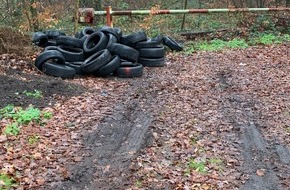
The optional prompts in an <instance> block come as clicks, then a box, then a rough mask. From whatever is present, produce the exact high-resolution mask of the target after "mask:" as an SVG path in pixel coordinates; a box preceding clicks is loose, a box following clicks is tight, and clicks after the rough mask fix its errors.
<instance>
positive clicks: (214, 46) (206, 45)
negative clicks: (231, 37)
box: [197, 39, 227, 51]
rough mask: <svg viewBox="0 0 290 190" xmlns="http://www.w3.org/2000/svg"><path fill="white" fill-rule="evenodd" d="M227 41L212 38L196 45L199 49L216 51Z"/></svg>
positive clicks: (223, 46) (222, 47) (224, 45)
mask: <svg viewBox="0 0 290 190" xmlns="http://www.w3.org/2000/svg"><path fill="white" fill-rule="evenodd" d="M226 44H227V42H226V41H223V40H219V39H217V40H212V41H210V42H203V43H200V44H199V45H198V46H197V49H198V50H201V51H218V50H222V49H224V48H225V47H226Z"/></svg>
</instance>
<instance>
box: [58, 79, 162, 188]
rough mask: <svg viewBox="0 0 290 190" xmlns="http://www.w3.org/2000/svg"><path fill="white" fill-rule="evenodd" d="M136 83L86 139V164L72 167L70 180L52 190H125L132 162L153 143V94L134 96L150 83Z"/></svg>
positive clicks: (154, 102)
mask: <svg viewBox="0 0 290 190" xmlns="http://www.w3.org/2000/svg"><path fill="white" fill-rule="evenodd" d="M144 82H145V84H144ZM133 83H134V84H133V86H132V87H131V90H132V91H130V92H128V94H127V96H126V95H125V97H124V101H123V102H121V103H120V104H119V105H116V107H115V108H114V109H115V113H114V114H113V115H111V116H108V117H107V118H104V119H103V121H102V123H101V124H100V125H97V126H96V127H95V128H96V129H95V131H94V132H92V133H90V134H87V135H86V136H85V137H84V138H83V140H84V142H85V150H86V153H88V154H87V155H86V156H87V157H85V159H84V161H83V162H82V163H81V164H79V165H76V166H73V167H72V168H71V169H70V170H71V171H70V172H71V174H72V175H71V177H70V178H69V179H68V180H67V181H65V182H63V183H61V184H58V185H56V186H54V187H53V189H92V190H94V189H102V190H103V189H104V190H107V189H125V188H126V186H127V185H128V184H129V180H128V173H129V172H130V169H129V167H130V164H131V161H132V160H133V159H135V158H136V157H137V156H138V153H139V151H140V149H142V148H144V147H146V146H148V145H149V144H151V142H152V140H153V137H152V133H151V132H150V130H148V129H149V127H150V124H151V122H152V114H151V111H150V108H149V107H150V105H152V104H156V100H155V99H154V95H153V94H147V95H146V94H143V95H144V97H143V96H142V97H136V96H135V95H134V94H137V93H136V92H141V91H142V88H145V87H146V86H147V85H148V81H142V80H141V82H140V80H139V81H138V80H135V81H133ZM130 97H133V99H130ZM144 105H145V106H144Z"/></svg>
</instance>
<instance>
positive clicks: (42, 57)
mask: <svg viewBox="0 0 290 190" xmlns="http://www.w3.org/2000/svg"><path fill="white" fill-rule="evenodd" d="M55 60H56V61H55ZM48 61H54V62H56V63H58V64H63V65H64V63H65V60H64V57H63V55H62V54H61V53H60V52H59V51H57V50H47V51H44V52H42V53H40V54H39V55H38V56H37V58H36V59H35V62H34V63H35V66H36V67H37V68H38V69H39V70H41V71H42V66H43V64H44V63H46V62H48Z"/></svg>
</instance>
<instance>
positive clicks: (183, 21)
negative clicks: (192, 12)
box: [181, 0, 188, 30]
mask: <svg viewBox="0 0 290 190" xmlns="http://www.w3.org/2000/svg"><path fill="white" fill-rule="evenodd" d="M187 3H188V1H187V0H185V1H184V7H183V9H187ZM185 19H186V15H185V14H183V19H182V24H181V30H183V29H184V25H185Z"/></svg>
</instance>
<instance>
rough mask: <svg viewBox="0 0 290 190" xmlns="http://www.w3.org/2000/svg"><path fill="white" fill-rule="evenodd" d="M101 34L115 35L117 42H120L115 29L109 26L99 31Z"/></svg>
mask: <svg viewBox="0 0 290 190" xmlns="http://www.w3.org/2000/svg"><path fill="white" fill-rule="evenodd" d="M99 30H100V31H101V32H103V33H104V34H112V35H114V36H115V37H116V38H117V40H120V36H119V34H118V33H117V30H116V29H115V28H112V27H109V26H103V27H101V28H100V29H99Z"/></svg>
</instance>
